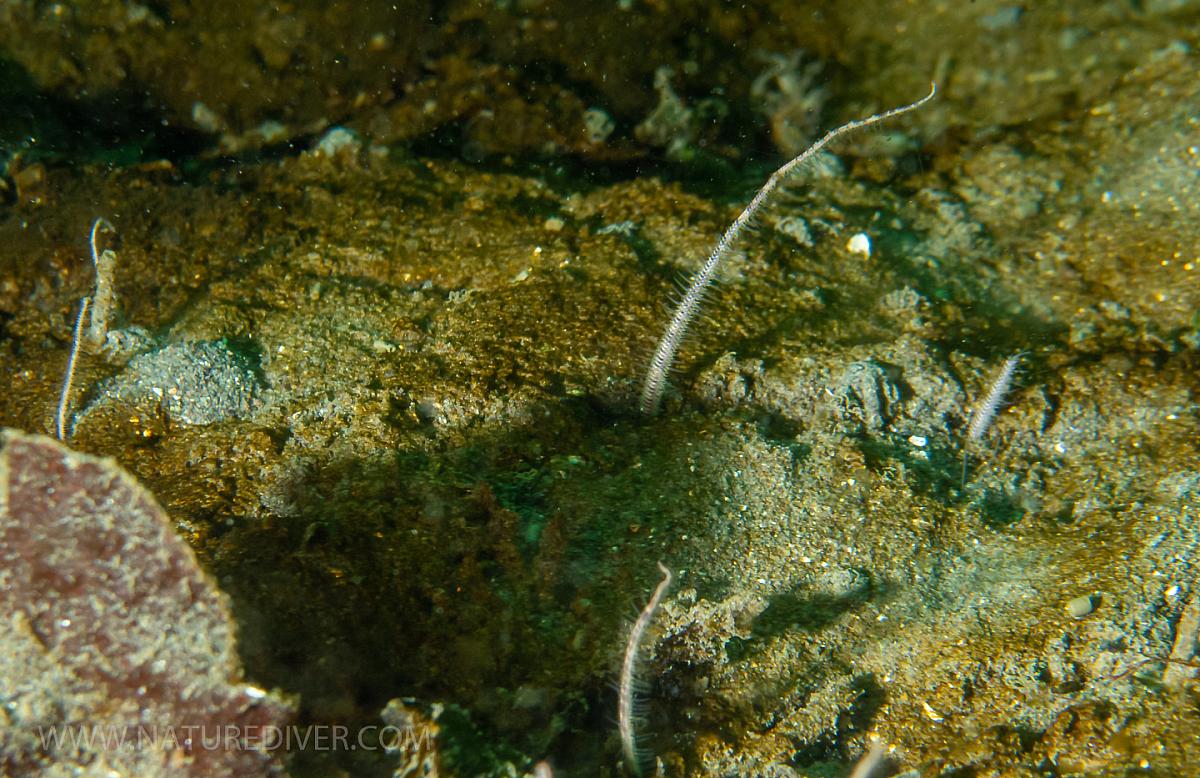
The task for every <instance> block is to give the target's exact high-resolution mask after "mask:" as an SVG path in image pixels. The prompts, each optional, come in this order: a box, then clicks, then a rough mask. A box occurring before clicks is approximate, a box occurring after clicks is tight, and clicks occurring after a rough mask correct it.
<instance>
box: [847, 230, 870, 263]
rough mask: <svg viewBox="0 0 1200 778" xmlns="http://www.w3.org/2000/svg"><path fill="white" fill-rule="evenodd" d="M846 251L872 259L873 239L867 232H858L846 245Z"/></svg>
mask: <svg viewBox="0 0 1200 778" xmlns="http://www.w3.org/2000/svg"><path fill="white" fill-rule="evenodd" d="M846 250H847V251H849V252H850V253H851V254H862V255H863V257H864V258H867V259H869V258H870V257H871V239H870V238H868V237H867V233H865V232H857V233H855V234H854V236H853V237H851V238H850V240H849V241H848V242H847V243H846Z"/></svg>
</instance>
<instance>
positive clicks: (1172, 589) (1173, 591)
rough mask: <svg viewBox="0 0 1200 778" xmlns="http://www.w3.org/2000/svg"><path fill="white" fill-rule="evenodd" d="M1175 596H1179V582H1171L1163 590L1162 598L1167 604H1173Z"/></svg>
mask: <svg viewBox="0 0 1200 778" xmlns="http://www.w3.org/2000/svg"><path fill="white" fill-rule="evenodd" d="M1177 597H1179V584H1172V585H1171V586H1168V587H1167V590H1166V591H1165V592H1163V599H1164V600H1166V601H1167V604H1168V605H1173V604H1175V600H1176V598H1177Z"/></svg>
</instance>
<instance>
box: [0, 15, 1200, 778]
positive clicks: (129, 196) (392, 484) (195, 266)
mask: <svg viewBox="0 0 1200 778" xmlns="http://www.w3.org/2000/svg"><path fill="white" fill-rule="evenodd" d="M1197 46H1200V3H1196V2H1191V1H1190V0H1144V2H1140V3H1126V2H1096V0H1074V1H1072V0H1058V1H1057V2H1046V3H1036V4H1015V3H1005V2H998V1H996V0H981V1H980V2H972V3H938V2H907V1H904V0H867V1H866V2H859V3H815V2H791V3H785V2H779V1H777V2H766V1H764V2H753V3H746V4H734V3H696V2H687V1H685V0H676V1H672V0H661V2H648V1H645V0H628V1H626V2H605V3H600V2H594V3H566V2H554V1H553V0H547V1H546V2H535V1H529V2H522V1H517V0H514V1H513V2H504V3H499V2H498V3H484V4H481V3H472V2H457V3H448V4H446V5H444V6H442V5H438V6H432V5H430V4H426V3H421V2H410V3H406V4H401V5H400V6H399V7H396V6H394V5H393V4H391V3H383V4H376V3H371V2H366V3H358V4H355V7H354V8H353V9H350V8H347V7H343V4H340V3H327V4H308V3H297V4H295V6H294V7H293V8H291V9H290V10H289V9H281V8H279V7H275V6H272V7H254V8H249V7H243V5H242V4H235V3H232V2H230V3H220V2H219V3H213V4H210V7H208V8H206V9H204V10H198V8H193V7H191V4H188V3H185V2H182V0H168V1H167V2H162V3H155V4H150V5H147V6H142V5H138V4H135V3H126V2H115V0H114V1H108V0H104V1H102V2H96V3H87V4H82V3H80V4H70V3H67V4H55V5H53V6H50V5H47V4H43V3H35V2H19V1H17V0H8V1H7V2H0V72H3V74H4V79H3V80H4V84H5V85H4V86H0V98H2V99H3V100H4V102H5V103H6V108H7V110H6V111H5V118H4V119H3V121H0V152H2V157H0V163H3V165H4V168H3V170H4V177H3V184H2V186H0V196H2V197H3V201H2V204H0V375H2V377H0V387H3V388H4V391H2V392H0V426H5V427H12V428H17V429H21V430H25V431H27V432H35V433H42V434H48V435H52V434H53V432H54V428H55V410H56V407H57V404H58V401H59V397H60V387H61V385H62V381H63V376H64V373H65V368H66V365H67V360H68V356H69V353H70V345H71V335H72V327H73V325H74V322H75V315H76V312H77V310H78V304H79V300H80V298H81V297H83V296H85V295H90V294H92V290H93V285H94V283H95V281H94V276H93V270H92V262H91V260H90V258H89V247H88V236H89V229H90V227H91V225H92V223H93V220H94V219H96V218H97V217H103V218H105V219H107V220H108V221H109V222H110V223H111V224H112V227H113V230H111V231H109V230H101V231H100V235H99V241H100V248H101V249H103V248H109V249H111V250H113V251H114V252H115V253H116V255H117V264H116V271H115V279H114V282H113V285H114V288H115V290H116V300H117V302H116V309H115V311H114V314H113V316H112V320H111V327H110V334H111V335H112V336H113V337H112V338H111V339H110V340H111V341H112V344H111V345H112V347H111V348H107V349H98V348H85V349H84V350H83V353H82V354H81V356H80V358H79V363H78V369H77V372H76V375H75V380H74V391H73V395H72V400H71V408H70V410H69V412H68V416H67V427H68V431H69V433H70V435H69V440H68V443H69V445H70V446H71V447H72V448H74V449H76V450H78V451H81V452H86V453H88V454H94V455H100V456H106V457H113V458H115V460H116V461H117V462H118V463H119V464H120V466H121V467H123V468H125V469H126V470H128V471H129V472H130V473H132V474H133V475H134V476H135V477H136V478H137V479H138V480H139V481H140V482H141V483H142V484H143V485H144V486H145V487H146V488H147V489H148V490H150V492H152V493H153V494H154V495H155V496H156V497H157V499H158V500H159V501H160V502H161V504H162V505H163V507H164V508H165V509H166V511H167V513H168V514H169V515H170V516H171V519H172V521H173V522H174V526H175V529H176V530H177V531H178V533H179V535H180V536H181V537H183V538H184V539H185V540H186V541H187V543H188V544H189V545H190V546H191V547H192V548H193V549H194V550H195V552H196V554H197V556H198V558H199V560H200V563H201V565H202V566H203V567H204V568H205V569H206V570H207V571H209V572H210V573H211V574H212V575H213V577H214V578H215V580H216V581H217V582H218V583H219V585H220V587H221V588H222V589H223V590H224V591H225V592H226V593H227V594H228V595H229V597H230V602H231V604H232V612H233V617H234V620H235V622H236V627H237V630H238V634H239V640H240V642H239V655H240V659H241V663H242V665H243V667H244V671H245V675H246V677H247V678H248V679H250V680H251V681H253V682H254V683H256V684H258V685H260V686H262V687H264V688H269V689H275V690H277V691H278V692H279V693H280V694H282V695H286V696H288V697H289V699H291V700H293V702H294V704H295V705H296V706H297V708H298V713H297V719H296V721H297V722H299V723H300V724H302V725H318V724H319V725H330V724H335V723H336V724H343V725H345V726H347V727H350V728H352V729H356V730H357V729H358V728H362V727H365V726H369V725H372V724H379V723H381V719H380V715H381V714H380V712H381V711H382V709H383V708H384V707H385V705H388V703H389V701H393V702H392V703H391V706H390V711H391V712H390V714H389V716H390V717H391V718H389V721H393V722H394V721H397V720H405V721H408V722H409V723H411V724H412V725H413V726H416V727H419V728H422V729H421V731H422V732H428V733H432V734H433V735H434V737H433V738H432V740H431V741H429V742H428V743H425V742H424V741H422V742H423V746H422V749H423V750H420V753H417V752H418V750H419V749H417V747H416V745H415V742H416V741H413V742H414V744H413V745H412V747H411V748H402V749H401V751H402V753H392V754H386V753H383V752H382V751H370V752H366V751H349V750H337V749H332V750H316V749H309V750H307V751H302V750H298V751H296V752H293V753H291V754H288V755H286V756H285V755H282V754H281V755H280V756H281V760H280V762H279V765H277V766H280V767H281V768H282V769H286V770H288V771H289V772H290V773H291V774H294V775H335V774H345V775H390V774H392V773H393V771H394V772H395V774H396V775H402V776H410V775H411V776H416V775H434V774H436V775H442V776H445V775H451V776H456V775H489V776H492V775H494V776H503V775H523V774H528V773H530V772H531V771H532V770H533V765H534V763H535V762H538V761H539V760H543V759H544V760H547V761H548V763H549V764H550V765H551V766H552V767H553V771H554V772H553V774H554V775H555V776H559V777H560V778H561V776H618V775H623V774H628V769H627V768H626V767H623V766H622V759H621V746H620V742H619V740H618V737H617V727H616V724H615V719H616V708H617V695H616V692H615V691H614V690H613V684H614V683H615V682H616V680H617V673H618V668H619V666H620V663H621V657H622V653H623V651H624V650H625V642H626V638H627V635H628V632H629V626H630V624H631V623H632V620H633V618H634V617H635V616H636V614H637V612H638V610H639V609H640V608H641V606H642V605H643V604H644V603H645V602H646V600H647V599H648V598H649V596H650V593H651V591H652V590H653V588H654V587H655V585H656V584H657V583H658V577H659V573H658V570H657V567H656V563H657V562H659V561H661V562H663V563H664V564H665V565H666V566H667V567H669V568H670V569H671V570H672V571H673V573H674V582H673V584H672V587H671V589H670V591H669V592H668V594H667V595H666V598H665V599H664V601H663V603H662V605H661V607H660V609H659V611H658V613H657V614H656V617H655V619H654V625H653V629H652V630H651V633H650V635H649V636H648V637H647V638H646V640H645V642H644V644H643V646H642V662H641V663H640V670H639V674H640V679H639V680H640V689H641V694H640V696H641V707H642V711H643V721H642V722H641V724H640V726H639V734H640V741H641V746H642V750H643V754H644V757H645V759H644V765H645V767H644V772H645V773H646V774H653V773H655V772H660V773H661V774H662V775H666V776H714V777H715V776H773V777H775V778H787V777H789V776H814V777H815V776H845V775H849V774H850V771H851V769H852V766H853V765H854V763H855V762H856V761H857V760H858V759H859V757H860V755H861V754H863V753H864V752H865V751H866V750H867V749H868V748H869V746H870V744H871V743H873V742H879V743H882V744H883V745H884V746H885V747H886V749H887V758H886V760H885V763H884V764H883V765H881V766H880V767H879V769H878V770H877V772H876V773H875V774H876V775H894V776H895V775H903V776H912V777H914V778H915V776H947V777H949V776H955V777H956V778H966V777H968V776H969V777H970V778H983V777H984V776H1076V775H1088V776H1093V775H1094V776H1127V775H1152V776H1187V775H1200V734H1197V733H1200V680H1198V679H1197V675H1198V674H1200V670H1198V669H1197V664H1198V656H1197V654H1198V652H1200V646H1198V645H1197V639H1198V634H1200V561H1198V554H1200V526H1198V522H1200V443H1198V441H1200V413H1198V404H1197V403H1198V400H1197V397H1198V393H1200V375H1198V373H1197V370H1198V368H1200V354H1198V350H1200V226H1198V225H1200V220H1198V219H1197V216H1198V214H1200V79H1198V78H1197V73H1198V72H1200V71H1198V65H1200V54H1198V53H1197ZM931 80H935V81H937V83H938V89H939V92H938V95H937V97H936V98H935V99H934V100H933V101H932V102H930V103H929V104H928V105H925V106H923V107H922V108H921V109H919V110H917V111H914V112H913V113H911V114H908V115H906V116H904V117H902V118H899V119H897V120H895V121H894V122H891V123H889V124H888V125H887V126H886V127H885V128H883V129H882V130H880V131H874V130H872V131H868V132H865V133H863V134H860V135H857V136H853V137H850V138H848V139H846V140H844V141H839V142H838V143H837V144H836V145H835V146H834V147H833V148H832V149H831V152H832V153H830V154H826V155H822V156H821V157H820V158H818V159H817V160H816V161H815V163H814V164H813V165H812V166H810V168H809V169H808V170H807V172H806V173H803V174H800V175H798V176H797V177H796V179H795V181H794V182H793V183H792V185H791V186H789V187H787V190H786V191H784V192H781V193H779V195H778V196H777V197H775V198H774V199H773V201H772V202H771V203H770V205H769V207H768V208H767V209H766V210H765V212H764V213H763V214H762V215H761V218H759V219H758V220H757V221H756V222H755V224H754V227H753V229H752V230H750V231H749V232H748V233H747V234H745V235H744V236H743V238H742V240H741V241H740V242H739V244H738V246H737V248H738V251H737V253H736V255H735V256H733V257H731V259H730V260H729V261H727V262H725V263H724V264H723V265H722V267H721V269H720V271H719V273H718V276H719V279H718V283H717V284H716V285H715V286H714V288H713V289H712V290H711V293H710V294H709V295H708V298H707V300H706V302H705V305H704V309H703V315H702V316H701V318H700V320H699V321H698V322H697V323H696V324H695V326H694V327H693V330H692V332H691V334H690V337H689V338H688V339H687V341H686V343H685V345H684V348H683V350H682V352H681V354H680V356H679V359H678V361H677V364H676V368H677V369H676V370H675V372H674V373H673V374H672V379H671V386H670V388H669V390H668V392H667V396H666V398H665V401H664V403H663V405H662V408H661V410H660V411H659V413H658V414H657V415H655V416H653V417H647V416H644V415H643V414H641V413H639V411H638V394H639V391H640V386H641V382H642V378H643V374H644V371H645V368H646V366H647V364H648V361H649V357H650V354H651V352H652V350H653V346H654V343H655V341H656V339H657V338H658V336H659V335H660V333H661V332H662V328H663V327H664V326H665V324H666V321H667V318H668V316H669V310H670V305H671V301H672V300H675V299H678V294H679V293H678V282H679V279H680V278H686V276H687V274H688V273H690V272H691V271H693V270H695V269H696V268H697V267H698V266H699V265H700V264H701V263H702V262H703V260H704V258H705V257H706V256H707V255H708V252H709V251H710V249H711V248H712V246H713V244H714V243H715V241H716V239H717V238H718V237H719V235H720V233H721V232H722V230H724V229H725V227H726V226H727V225H728V224H729V223H730V222H731V221H732V220H733V219H734V218H735V217H736V216H737V214H738V212H739V211H740V209H741V208H742V207H743V206H744V205H745V203H746V202H748V201H749V199H750V198H751V197H752V196H753V194H754V192H755V191H756V190H757V188H758V187H759V186H760V185H761V184H762V182H763V181H765V179H766V177H767V176H768V175H769V174H770V172H771V171H772V170H773V169H774V168H775V167H776V166H778V165H779V164H781V163H782V162H783V161H784V160H786V159H787V157H788V156H790V155H791V154H794V153H796V152H798V151H799V150H801V149H803V148H804V146H805V145H807V143H808V142H811V141H812V140H813V139H815V138H816V137H818V136H819V134H820V132H822V131H823V130H825V129H828V128H831V127H833V126H836V125H837V124H839V123H842V122H844V121H847V120H850V119H853V118H857V117H861V116H864V115H867V114H870V113H872V112H875V111H879V110H883V109H886V108H888V107H891V106H894V105H898V104H903V103H907V102H910V101H912V100H915V99H917V98H919V97H920V96H922V95H923V94H925V93H926V92H927V91H928V85H929V82H930V81H931ZM857 236H866V241H867V242H869V251H866V250H864V249H863V247H864V239H863V238H862V237H857ZM1017 354H1020V355H1021V357H1020V363H1019V368H1018V370H1017V371H1016V373H1015V376H1014V379H1013V381H1012V384H1011V387H1010V388H1009V390H1008V391H1007V392H1006V393H1005V396H1004V398H1003V402H1002V403H1001V404H1000V405H999V406H998V409H997V410H998V412H997V414H996V418H995V420H994V422H993V423H992V424H990V425H989V426H988V428H987V429H986V431H984V432H983V433H982V435H981V436H980V439H979V440H978V441H975V442H973V443H970V444H968V425H969V421H970V418H971V414H972V411H973V409H974V408H975V407H977V405H978V404H979V403H980V401H981V400H982V399H983V398H984V397H985V396H986V395H987V394H988V392H989V390H990V388H991V386H992V384H993V381H994V380H995V378H996V376H997V375H998V373H999V372H1000V371H1001V369H1002V367H1003V365H1004V363H1005V361H1006V360H1007V359H1009V358H1010V357H1012V356H1014V355H1017ZM964 459H965V461H966V469H965V478H964V467H963V465H964ZM6 602H8V603H9V604H8V605H6V608H8V609H9V610H10V611H11V610H13V609H15V610H16V611H20V610H21V608H22V607H24V606H23V605H22V603H20V602H15V603H14V602H12V601H6ZM2 615H3V616H4V617H5V619H6V620H9V619H11V618H13V617H14V616H13V613H12V612H10V613H6V614H2ZM3 640H5V638H3V637H0V641H3ZM5 667H6V672H5V676H4V677H3V678H0V703H4V702H5V701H6V700H7V701H8V702H12V701H13V700H16V699H17V698H18V696H19V695H25V697H26V698H29V699H33V698H37V697H38V695H39V694H41V695H42V697H43V698H45V697H46V696H47V695H51V694H52V692H51V691H46V690H43V691H39V688H41V687H39V686H38V684H39V676H38V672H41V671H39V670H38V667H40V665H31V666H29V667H27V668H25V669H21V668H20V667H16V668H14V667H12V666H11V664H10V665H6V666H5ZM60 670H61V672H64V673H68V674H69V673H70V672H71V667H70V665H69V663H68V664H67V665H66V666H64V667H62V668H60ZM6 695H7V696H6ZM43 702H47V705H46V706H43V708H41V709H42V710H43V711H45V710H51V711H58V713H56V714H45V715H47V716H49V718H48V719H46V721H50V722H51V723H54V722H57V723H60V724H67V723H72V722H76V721H79V720H86V717H87V714H86V712H84V713H80V711H79V709H78V708H77V707H75V706H74V705H75V702H74V701H72V700H70V699H52V700H47V699H43ZM6 710H7V712H5V711H6ZM15 710H16V708H15V707H13V706H10V707H9V708H7V709H6V708H4V707H3V705H0V765H6V769H7V770H9V771H10V772H12V773H13V774H46V775H79V774H89V773H88V770H90V769H95V767H96V765H98V764H100V763H102V762H104V763H105V764H109V763H111V764H112V765H114V766H115V767H114V769H117V770H118V773H119V772H120V765H121V762H120V756H119V755H113V754H107V755H105V754H99V755H97V754H96V753H86V752H84V753H67V752H64V751H58V752H55V751H52V750H51V751H46V750H41V751H39V750H37V749H33V750H19V747H18V744H19V743H22V742H24V741H22V740H21V739H20V737H19V734H20V732H19V730H21V728H22V727H23V726H25V727H27V726H28V725H29V722H28V721H22V720H21V719H20V717H19V716H18V715H17V713H15V712H14V711H15ZM55 716H57V717H58V718H55ZM72 717H74V718H72ZM414 722H415V723H414ZM430 744H432V745H430ZM425 746H428V748H425ZM20 748H24V746H20ZM6 760H7V761H6ZM105 760H108V761H107V762H105ZM187 773H188V766H187V764H186V761H185V763H181V764H176V763H171V764H166V765H164V766H163V767H162V774H164V775H174V774H187Z"/></svg>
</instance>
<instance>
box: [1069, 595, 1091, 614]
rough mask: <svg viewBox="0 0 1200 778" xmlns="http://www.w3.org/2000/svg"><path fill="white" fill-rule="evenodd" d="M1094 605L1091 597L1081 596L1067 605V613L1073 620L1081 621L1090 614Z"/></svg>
mask: <svg viewBox="0 0 1200 778" xmlns="http://www.w3.org/2000/svg"><path fill="white" fill-rule="evenodd" d="M1095 607H1096V604H1095V603H1094V602H1093V601H1092V595H1090V594H1081V595H1079V596H1078V597H1076V598H1075V599H1073V600H1071V601H1070V602H1068V603H1067V613H1069V614H1070V615H1071V618H1073V619H1082V618H1083V617H1084V616H1086V615H1088V614H1089V613H1091V612H1092V609H1093V608H1095Z"/></svg>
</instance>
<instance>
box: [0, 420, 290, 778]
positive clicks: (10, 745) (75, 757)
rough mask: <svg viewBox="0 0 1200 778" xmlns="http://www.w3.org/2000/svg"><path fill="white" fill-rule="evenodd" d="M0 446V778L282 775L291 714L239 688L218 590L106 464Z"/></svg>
mask: <svg viewBox="0 0 1200 778" xmlns="http://www.w3.org/2000/svg"><path fill="white" fill-rule="evenodd" d="M0 442H2V444H3V448H2V449H0V620H2V621H3V624H4V631H3V638H0V640H2V641H3V643H4V645H3V650H0V657H3V658H2V659H0V701H3V704H2V707H0V766H2V767H3V768H4V771H5V772H6V773H10V774H14V775H17V774H21V775H32V774H35V773H36V774H38V775H81V774H82V775H111V774H115V773H121V774H125V773H128V774H136V775H144V776H182V775H200V776H207V775H216V774H237V775H246V776H249V775H269V774H276V773H278V772H280V767H281V765H280V762H279V761H278V760H277V757H278V756H279V755H280V754H279V753H272V748H273V747H272V746H271V745H270V742H271V738H272V736H273V734H274V735H275V736H277V735H278V734H279V733H280V732H281V731H282V730H281V729H280V727H281V726H283V725H284V724H286V723H287V721H288V719H289V717H290V715H291V711H290V710H289V705H288V704H287V703H286V702H285V701H283V700H282V699H281V698H279V697H278V696H276V695H275V694H272V693H268V692H266V691H264V690H262V689H259V688H257V687H254V686H251V685H248V684H246V683H244V682H243V680H242V678H241V669H240V667H239V663H238V659H237V655H236V648H235V643H234V625H233V619H232V617H231V616H230V613H229V609H228V605H227V604H226V601H225V597H224V595H222V594H221V592H220V591H219V590H218V589H217V587H216V585H215V584H214V583H213V582H212V581H211V579H209V577H208V576H207V575H206V574H205V573H204V572H203V571H202V570H201V569H200V567H199V565H198V564H197V563H196V558H195V555H194V554H193V553H192V551H191V550H190V549H189V548H188V547H187V545H186V544H184V543H183V541H182V540H180V539H179V538H178V537H176V535H175V533H174V531H173V529H172V527H171V524H170V521H169V520H168V519H167V516H166V515H165V514H164V513H163V511H162V509H161V508H159V507H158V504H157V502H155V500H154V498H153V497H152V496H151V495H150V494H149V493H147V492H146V491H145V490H144V489H142V488H141V487H140V486H139V485H138V484H137V482H136V481H134V480H133V478H131V477H130V476H129V475H128V474H127V473H125V472H124V471H123V470H121V469H120V468H119V467H118V466H117V465H116V464H115V463H113V462H112V460H102V459H97V458H95V457H90V456H87V455H84V454H78V453H76V452H74V451H71V450H70V449H68V448H66V447H65V446H62V445H61V444H58V443H55V442H54V441H51V440H49V439H47V438H43V437H39V436H33V435H24V434H21V433H18V432H14V431H11V430H5V431H4V432H3V436H2V438H0ZM277 740H278V739H277V738H276V745H275V747H277V746H278V742H277Z"/></svg>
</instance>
